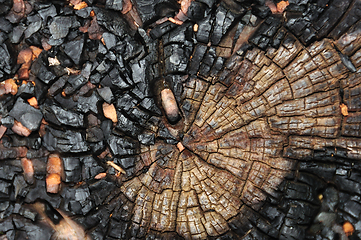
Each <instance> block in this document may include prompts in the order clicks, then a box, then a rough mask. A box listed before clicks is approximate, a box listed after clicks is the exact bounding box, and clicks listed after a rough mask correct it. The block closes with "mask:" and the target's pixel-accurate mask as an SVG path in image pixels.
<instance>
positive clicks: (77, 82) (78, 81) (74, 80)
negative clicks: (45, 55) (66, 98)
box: [64, 74, 88, 95]
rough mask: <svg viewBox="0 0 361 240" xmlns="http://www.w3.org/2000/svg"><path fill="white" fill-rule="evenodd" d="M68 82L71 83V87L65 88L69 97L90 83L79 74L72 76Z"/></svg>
mask: <svg viewBox="0 0 361 240" xmlns="http://www.w3.org/2000/svg"><path fill="white" fill-rule="evenodd" d="M67 82H68V83H69V85H68V86H66V87H65V89H64V93H65V94H67V95H71V94H73V93H74V92H75V91H76V90H78V89H79V88H80V87H82V86H83V85H85V84H86V83H87V82H88V81H87V79H86V78H85V77H84V76H83V75H81V74H79V75H71V76H70V77H69V78H68V81H67Z"/></svg>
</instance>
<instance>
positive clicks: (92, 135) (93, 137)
mask: <svg viewBox="0 0 361 240" xmlns="http://www.w3.org/2000/svg"><path fill="white" fill-rule="evenodd" d="M103 139H104V134H103V131H102V129H101V128H99V127H92V128H87V129H86V140H87V142H100V141H102V140H103Z"/></svg>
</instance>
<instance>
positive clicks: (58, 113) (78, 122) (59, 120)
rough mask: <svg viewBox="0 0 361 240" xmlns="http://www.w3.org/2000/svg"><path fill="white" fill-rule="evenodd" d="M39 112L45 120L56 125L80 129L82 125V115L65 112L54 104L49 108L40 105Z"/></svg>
mask: <svg viewBox="0 0 361 240" xmlns="http://www.w3.org/2000/svg"><path fill="white" fill-rule="evenodd" d="M41 110H42V112H43V114H44V118H45V120H46V121H48V122H52V123H54V124H56V125H61V124H64V125H68V126H72V127H82V126H83V125H84V116H83V115H82V114H79V113H76V112H71V111H66V110H64V109H63V108H61V107H58V106H56V105H54V104H51V105H50V106H46V105H42V106H41Z"/></svg>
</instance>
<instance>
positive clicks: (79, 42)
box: [64, 37, 84, 65]
mask: <svg viewBox="0 0 361 240" xmlns="http://www.w3.org/2000/svg"><path fill="white" fill-rule="evenodd" d="M83 46H84V38H83V37H79V38H77V39H75V40H73V41H70V42H67V43H65V44H64V52H65V53H66V55H68V56H69V57H70V58H71V60H73V62H74V63H75V64H77V65H78V64H79V63H80V58H81V55H82V52H83Z"/></svg>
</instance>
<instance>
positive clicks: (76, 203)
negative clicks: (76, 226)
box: [62, 186, 93, 215]
mask: <svg viewBox="0 0 361 240" xmlns="http://www.w3.org/2000/svg"><path fill="white" fill-rule="evenodd" d="M62 195H63V197H64V199H65V201H64V208H65V209H64V210H66V211H70V212H72V213H73V214H83V215H85V214H87V213H88V212H89V211H90V210H91V209H92V207H93V202H92V200H91V196H90V191H89V188H88V187H86V186H80V187H78V188H75V189H74V188H68V189H66V191H63V193H62Z"/></svg>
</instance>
